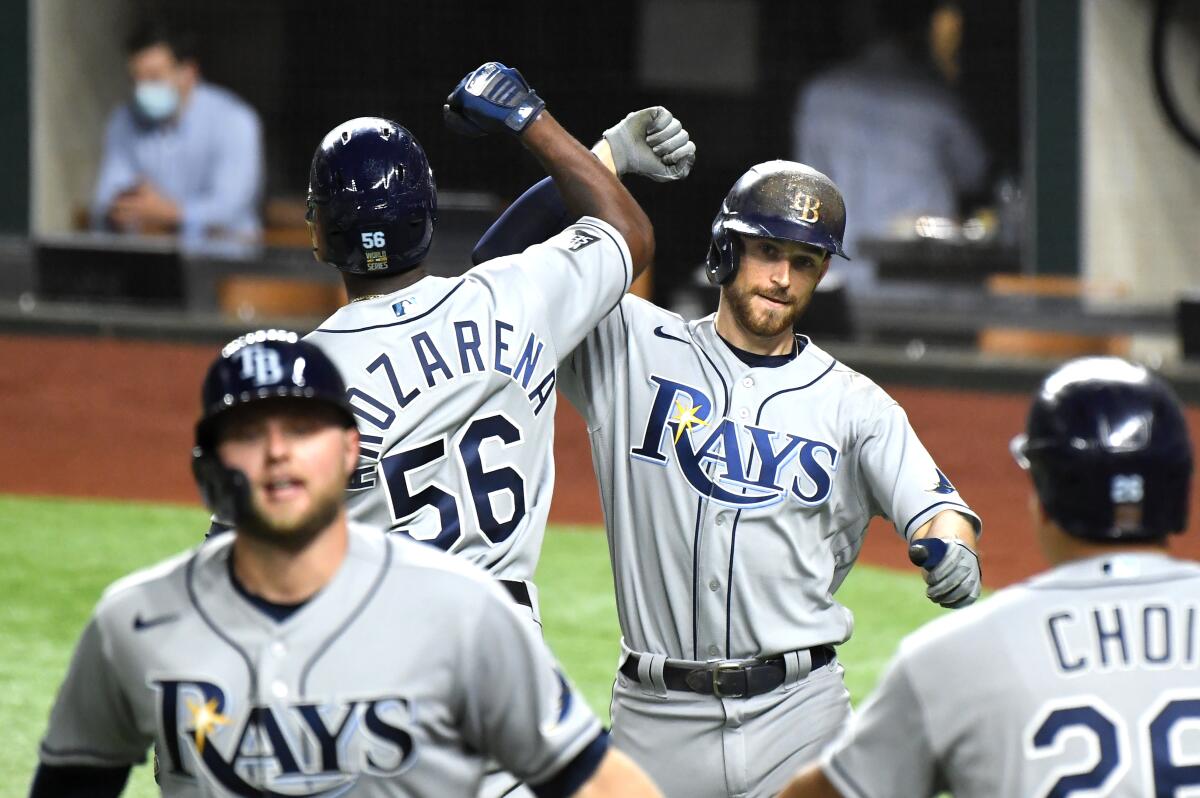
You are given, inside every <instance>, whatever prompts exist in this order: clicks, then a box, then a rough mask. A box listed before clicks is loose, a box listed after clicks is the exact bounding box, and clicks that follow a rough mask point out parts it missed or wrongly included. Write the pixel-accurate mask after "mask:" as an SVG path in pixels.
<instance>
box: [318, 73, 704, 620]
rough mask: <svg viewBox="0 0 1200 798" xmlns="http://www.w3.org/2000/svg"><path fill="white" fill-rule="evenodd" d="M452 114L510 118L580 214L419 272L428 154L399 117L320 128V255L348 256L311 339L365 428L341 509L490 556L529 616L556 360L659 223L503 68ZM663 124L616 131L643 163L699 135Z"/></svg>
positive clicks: (485, 563) (426, 219) (468, 125)
mask: <svg viewBox="0 0 1200 798" xmlns="http://www.w3.org/2000/svg"><path fill="white" fill-rule="evenodd" d="M664 113H665V112H664ZM446 114H447V123H448V124H449V125H450V127H452V128H453V129H455V130H456V131H458V132H466V133H469V134H472V135H474V134H478V133H482V132H490V131H499V130H504V131H507V132H510V133H514V134H515V135H516V136H517V137H518V138H519V140H520V141H521V143H522V144H524V146H525V147H526V149H528V150H529V151H530V152H531V153H533V155H534V156H536V157H537V158H538V160H539V161H540V162H541V163H542V165H543V166H544V167H545V169H546V171H547V172H548V173H549V174H550V176H551V177H552V178H553V179H554V181H555V182H556V184H558V185H559V187H560V190H561V191H562V192H563V194H564V195H565V197H566V199H567V205H568V208H569V209H570V211H571V213H572V217H571V218H572V219H573V220H577V221H573V223H572V224H570V225H568V226H567V228H566V229H565V230H563V231H562V232H560V233H558V234H557V235H553V236H552V237H549V239H548V240H546V241H544V242H541V239H539V241H540V243H537V244H535V245H533V246H530V247H528V248H527V249H525V250H524V251H523V252H520V253H516V254H513V255H511V256H508V257H502V258H497V259H494V260H492V261H490V262H488V263H484V264H481V265H479V266H477V267H475V268H473V269H471V270H469V271H467V272H466V273H465V274H463V275H462V276H460V277H456V278H445V277H439V276H433V275H428V274H426V272H425V270H424V268H423V267H422V265H421V264H422V261H423V260H424V259H425V257H426V254H427V252H428V250H429V246H430V241H431V237H432V233H433V226H434V223H435V220H436V213H437V208H436V189H435V186H434V182H433V177H432V172H431V170H430V167H429V164H428V162H427V160H426V158H425V154H424V152H423V151H422V150H421V147H420V145H419V144H418V143H417V141H416V139H415V138H413V136H412V135H411V134H410V133H409V132H408V131H407V130H405V129H404V128H402V127H400V126H399V125H396V124H395V123H393V122H389V121H387V120H383V119H375V118H364V119H354V120H350V121H349V122H346V123H344V124H342V125H340V126H338V127H337V128H335V129H333V130H332V131H330V133H329V134H328V135H327V136H326V137H325V139H324V140H323V141H322V142H321V144H320V146H319V147H318V149H317V151H316V154H315V155H314V157H313V162H312V168H311V172H310V182H309V221H310V223H311V225H312V232H313V244H314V250H315V252H316V256H317V258H318V259H319V260H321V261H324V262H327V263H329V264H331V265H333V266H335V267H337V268H338V269H339V270H340V271H341V272H342V274H343V277H344V280H345V283H346V288H347V292H348V295H349V297H350V302H349V303H348V304H347V305H346V306H344V307H342V308H341V309H339V310H338V311H337V312H336V313H334V314H333V315H332V316H331V317H330V318H329V319H327V320H326V321H325V322H323V323H322V324H321V325H320V327H319V328H318V329H317V330H315V331H314V332H312V333H311V334H310V335H309V336H308V340H309V341H311V342H312V343H314V344H316V345H318V346H320V347H321V348H322V349H323V350H324V351H325V352H327V353H328V354H329V356H330V357H331V358H332V359H333V360H334V361H335V362H336V364H337V366H338V368H339V369H340V370H341V372H342V373H343V374H344V375H345V379H346V383H347V388H348V397H347V398H348V400H349V403H350V405H351V407H352V408H353V409H354V413H355V415H356V417H357V421H358V427H359V431H360V433H361V436H362V449H361V458H360V461H359V468H358V469H357V471H356V472H355V475H354V477H353V479H352V480H351V484H350V487H349V492H350V495H349V508H350V514H351V517H352V519H353V520H355V521H358V522H362V523H367V524H370V525H372V526H375V527H378V528H382V529H386V530H390V531H393V532H399V533H403V534H406V535H409V536H411V537H413V538H415V539H417V540H421V541H425V542H428V543H431V544H433V545H435V546H437V547H439V548H441V549H443V550H445V551H449V552H451V553H453V554H456V555H459V556H462V557H465V558H466V559H469V560H471V561H473V562H475V563H476V564H478V565H480V566H482V567H484V568H486V569H487V570H488V571H490V572H491V573H492V574H493V575H495V576H497V577H498V578H500V579H501V581H502V582H503V583H504V585H505V587H506V588H507V589H508V590H509V592H510V593H511V594H512V595H513V597H514V598H515V599H516V600H517V601H518V602H519V603H521V604H523V605H525V606H526V607H528V608H529V609H530V610H531V612H532V614H533V617H534V619H535V620H536V619H537V617H538V611H537V597H536V589H535V588H534V586H533V585H532V584H531V583H530V582H529V580H530V579H531V577H532V576H533V573H534V571H535V569H536V566H537V560H538V555H539V552H540V549H541V544H542V538H543V535H544V528H545V523H546V518H547V515H548V512H549V507H550V501H551V496H552V493H553V482H554V460H553V434H554V416H555V406H556V395H555V386H556V382H557V369H558V364H559V361H560V359H562V358H563V357H565V355H566V354H567V353H568V352H570V351H571V350H572V349H574V348H575V347H576V346H577V345H578V344H579V342H580V341H581V340H582V339H583V337H584V336H585V335H586V334H587V333H588V332H590V331H591V330H592V329H593V328H594V327H595V326H596V324H597V323H598V322H599V321H600V319H602V318H604V317H605V316H606V315H607V314H608V313H609V312H611V311H612V309H613V308H614V307H615V306H616V304H617V302H618V301H619V300H620V298H621V296H622V295H623V294H624V293H625V291H626V290H627V289H628V287H629V285H630V283H631V281H632V280H633V279H634V278H636V277H637V276H638V274H639V273H640V272H641V271H642V270H643V269H644V268H645V267H646V265H647V264H648V263H649V261H650V258H651V256H652V251H653V231H652V228H651V227H650V223H649V221H648V220H647V218H646V216H645V214H644V213H643V212H642V210H641V208H640V207H638V205H637V203H636V202H635V201H634V199H633V198H632V196H630V194H629V193H628V191H627V190H626V189H625V188H624V187H623V186H622V185H621V183H620V181H619V180H618V179H617V178H616V177H615V176H614V175H613V174H612V173H611V172H610V171H609V170H608V169H606V168H605V166H604V165H602V162H601V160H600V159H599V158H598V157H597V156H596V155H594V154H593V153H591V152H589V151H588V150H587V149H585V148H584V147H583V146H581V145H580V144H579V143H578V142H577V141H576V140H575V139H573V138H572V137H571V136H570V135H569V134H568V133H567V132H566V131H564V130H563V129H562V128H561V127H560V126H559V125H558V123H557V122H556V121H555V120H554V119H553V117H551V115H550V114H549V112H547V111H545V110H543V107H542V102H541V100H540V99H539V98H537V96H536V95H535V94H533V92H532V90H530V89H529V88H528V86H527V85H526V84H525V83H524V79H523V78H522V77H521V76H520V73H518V72H516V71H515V70H512V69H509V68H507V67H503V66H502V65H499V64H485V65H484V66H483V67H480V68H479V69H477V70H475V71H474V72H472V73H471V74H470V75H468V76H467V78H464V80H463V82H462V83H460V84H459V86H458V88H456V89H455V91H454V92H453V93H452V94H451V96H450V97H449V98H448V104H447V107H446ZM635 117H636V118H635ZM667 121H669V120H667ZM663 124H665V121H664V120H663V119H662V117H661V115H660V116H658V117H655V116H654V115H646V114H643V115H641V116H636V115H631V116H630V118H629V119H627V120H626V122H624V123H622V125H623V127H622V132H623V133H625V134H627V137H628V138H629V139H631V140H633V141H634V142H635V143H636V144H637V145H638V146H639V147H640V150H639V152H640V154H642V155H645V156H646V160H647V161H654V162H655V163H662V162H663V159H664V158H667V157H670V155H671V153H672V152H674V153H676V154H679V152H680V150H681V149H682V148H684V147H690V149H689V150H687V151H686V154H690V152H692V151H694V146H693V145H689V144H688V142H687V138H686V134H685V135H684V136H683V138H682V140H681V141H676V140H674V139H673V140H672V142H671V144H670V147H668V148H666V149H665V150H663V149H662V148H660V153H659V154H654V153H652V152H651V148H650V146H649V145H648V144H646V143H645V142H646V139H647V137H648V135H650V134H653V133H654V132H656V127H655V126H656V125H660V126H661V125H663ZM619 127H621V126H619ZM607 135H608V134H606V136H607ZM605 146H606V144H605V142H602V144H601V145H598V148H602V147H605ZM643 151H644V152H643ZM602 157H603V156H602ZM689 166H690V163H689ZM663 168H666V167H663Z"/></svg>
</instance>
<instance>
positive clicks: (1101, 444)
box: [1012, 357, 1192, 541]
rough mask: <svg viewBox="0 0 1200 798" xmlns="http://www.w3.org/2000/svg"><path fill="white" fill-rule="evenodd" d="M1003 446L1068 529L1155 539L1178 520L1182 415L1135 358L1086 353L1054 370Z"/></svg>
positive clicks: (1186, 481) (1184, 509) (1184, 498)
mask: <svg viewBox="0 0 1200 798" xmlns="http://www.w3.org/2000/svg"><path fill="white" fill-rule="evenodd" d="M1012 450H1013V455H1014V457H1015V458H1016V460H1017V463H1018V464H1019V465H1020V466H1021V467H1022V468H1025V469H1027V470H1028V471H1029V472H1030V476H1032V478H1033V483H1034V487H1035V489H1036V490H1037V494H1038V498H1039V499H1040V500H1041V503H1042V506H1043V507H1044V508H1045V509H1046V514H1047V515H1048V516H1049V517H1050V518H1051V519H1053V520H1054V521H1055V523H1057V524H1058V525H1059V526H1061V527H1062V528H1063V529H1064V530H1065V531H1066V532H1067V533H1069V534H1071V535H1073V536H1075V537H1078V538H1084V539H1087V540H1099V541H1138V540H1156V539H1159V538H1163V537H1165V536H1166V535H1168V534H1169V533H1172V532H1182V531H1183V530H1184V529H1185V528H1186V527H1187V514H1188V495H1189V490H1190V487H1191V477H1192V448H1191V442H1190V438H1189V437H1188V430H1187V423H1186V422H1185V421H1184V417H1183V410H1182V408H1181V407H1180V405H1179V400H1178V399H1176V398H1175V395H1174V393H1172V391H1171V389H1170V388H1169V387H1167V385H1166V383H1164V382H1163V381H1162V380H1161V379H1159V378H1158V377H1157V376H1155V375H1154V374H1153V373H1151V372H1150V371H1148V370H1147V369H1145V368H1143V367H1141V366H1137V365H1134V364H1132V363H1129V362H1128V361H1125V360H1122V359H1120V358H1115V357H1089V358H1080V359H1077V360H1072V361H1071V362H1069V363H1067V364H1065V365H1064V366H1062V367H1061V368H1059V369H1058V370H1056V371H1054V372H1053V373H1052V374H1050V375H1049V376H1048V377H1046V379H1045V381H1043V383H1042V386H1041V389H1040V390H1039V391H1038V393H1037V395H1036V396H1035V397H1034V400H1033V405H1032V406H1031V407H1030V409H1029V418H1028V421H1027V423H1026V430H1025V433H1024V434H1021V435H1018V436H1017V437H1016V438H1014V439H1013V442H1012Z"/></svg>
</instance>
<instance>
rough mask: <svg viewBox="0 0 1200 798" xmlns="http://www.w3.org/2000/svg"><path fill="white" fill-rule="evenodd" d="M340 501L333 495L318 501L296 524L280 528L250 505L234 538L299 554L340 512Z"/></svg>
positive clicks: (239, 523)
mask: <svg viewBox="0 0 1200 798" xmlns="http://www.w3.org/2000/svg"><path fill="white" fill-rule="evenodd" d="M341 506H342V497H341V493H340V491H339V492H338V494H337V495H334V496H329V497H326V498H324V499H320V500H318V501H317V502H316V504H315V506H314V507H313V508H312V510H310V511H309V513H308V514H307V515H306V516H304V517H303V518H301V519H300V520H299V521H298V522H295V523H293V524H288V525H287V526H280V525H278V524H275V523H273V522H272V521H271V520H270V519H268V518H267V517H266V516H265V515H263V513H262V512H260V511H259V509H258V507H257V506H255V504H254V503H253V502H250V506H249V507H247V508H246V509H245V511H244V512H243V513H242V517H241V518H239V519H238V524H237V531H238V534H244V535H246V536H247V537H252V538H254V539H256V540H258V541H261V542H263V543H266V544H268V545H271V546H275V547H277V548H280V549H283V550H285V551H289V552H293V553H295V552H298V551H303V550H304V549H305V548H307V547H308V545H309V544H310V543H312V542H313V540H315V539H316V537H317V535H319V534H320V533H321V532H322V531H324V530H325V529H326V528H327V527H328V526H329V525H330V524H332V523H333V520H334V519H335V518H337V515H338V512H339V511H340V510H341Z"/></svg>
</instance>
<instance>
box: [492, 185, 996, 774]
mask: <svg viewBox="0 0 1200 798" xmlns="http://www.w3.org/2000/svg"><path fill="white" fill-rule="evenodd" d="M844 226H845V211H844V208H843V205H842V200H841V196H840V194H839V193H838V190H837V187H836V186H834V185H833V183H832V182H831V181H830V180H829V179H828V178H827V177H826V176H825V175H823V174H821V173H819V172H817V171H815V170H813V169H810V168H809V167H807V166H804V165H802V164H798V163H793V162H788V161H772V162H768V163H763V164H759V165H758V166H755V167H753V168H752V169H750V171H748V172H747V173H746V174H745V175H743V176H742V177H741V178H740V179H739V180H738V181H737V183H735V184H734V186H733V188H732V189H731V190H730V192H729V194H728V196H727V197H726V198H725V201H724V203H723V204H722V206H721V209H720V212H719V213H718V215H717V217H716V219H715V221H714V222H713V227H712V242H711V247H710V251H709V255H708V261H707V262H708V273H709V277H710V279H711V280H712V282H713V283H715V284H718V285H720V286H721V299H720V306H719V309H718V310H717V312H716V314H715V315H713V316H709V317H707V318H704V319H700V320H697V321H692V322H687V321H685V320H683V319H682V318H680V317H678V316H676V315H674V314H671V313H668V312H666V311H664V310H661V309H660V308H658V307H656V306H654V305H652V304H650V303H649V302H645V301H643V300H641V299H638V298H636V297H632V296H628V297H626V298H625V299H624V300H622V301H621V303H620V305H618V307H617V309H616V310H615V311H614V312H613V313H612V314H610V315H609V316H607V317H606V318H605V319H604V321H603V322H601V323H600V325H599V326H598V327H597V329H596V330H595V331H594V332H593V333H591V334H589V335H588V337H587V338H585V339H584V341H583V343H582V344H581V345H580V346H579V347H578V348H577V349H576V350H575V351H574V352H573V353H572V354H571V355H570V357H568V358H567V360H566V361H564V363H563V365H562V367H561V368H560V371H559V387H560V388H561V389H562V390H563V392H564V394H566V396H567V397H568V398H569V399H570V400H571V402H572V403H573V404H574V405H575V406H576V407H577V408H578V409H579V410H580V412H581V413H582V414H583V416H584V418H585V419H586V421H587V425H588V431H589V435H590V437H591V445H592V459H593V463H594V465H595V470H596V474H597V477H598V479H599V482H600V492H601V503H602V505H603V508H604V516H605V525H606V528H607V532H608V538H609V543H610V547H611V554H612V562H613V569H614V575H615V581H616V592H617V612H618V615H619V619H620V624H621V631H622V635H623V651H622V656H621V662H620V669H619V670H620V672H619V674H618V677H617V683H616V686H615V688H614V692H613V705H612V719H613V736H614V740H615V742H616V744H617V745H618V746H619V747H620V748H622V750H624V751H626V752H627V753H629V754H630V756H631V757H633V758H634V759H635V760H637V761H638V762H639V763H641V764H642V766H643V767H644V768H646V770H647V772H649V773H651V774H652V776H653V778H654V779H655V780H656V782H658V783H659V785H660V786H661V787H662V788H663V790H664V791H665V792H666V793H667V794H668V795H672V796H675V795H679V796H684V795H687V796H744V795H753V796H757V795H772V794H774V793H776V792H778V791H779V790H780V789H781V788H782V787H783V786H784V785H785V784H786V782H787V780H788V778H789V777H790V776H791V775H792V774H793V773H794V772H795V770H796V768H797V767H798V766H799V765H800V764H802V763H804V762H806V761H809V760H811V759H814V758H815V757H816V756H817V754H818V753H819V751H820V749H821V748H822V747H823V744H824V743H825V742H827V741H828V740H829V739H831V738H832V736H833V735H834V734H835V733H836V732H837V730H838V729H839V727H840V726H841V725H842V723H843V722H844V721H845V719H846V718H847V716H848V715H849V712H850V704H849V698H848V695H847V692H846V690H845V687H844V685H843V681H842V671H841V667H840V665H838V664H837V663H836V662H835V659H834V648H833V647H834V646H836V645H837V644H839V643H842V642H844V641H845V640H847V639H848V638H849V637H850V633H851V630H852V615H851V613H850V611H849V610H848V609H847V608H846V607H844V606H842V605H841V604H839V603H838V602H837V601H836V599H835V598H834V593H835V592H836V591H837V589H838V586H839V585H840V584H841V583H842V580H843V579H844V578H845V576H846V574H847V572H848V571H849V569H850V567H851V566H852V565H853V564H854V561H855V558H856V557H857V555H858V552H859V549H860V548H861V546H862V542H863V535H864V533H865V532H866V529H867V524H868V522H869V520H870V518H871V517H872V516H875V515H883V516H886V517H888V518H890V519H892V521H893V522H894V523H895V525H896V529H897V531H898V532H899V533H900V534H901V535H902V536H903V537H904V538H905V539H906V540H907V541H909V542H914V541H920V543H918V545H917V548H916V553H917V555H918V557H926V556H928V555H930V554H933V555H934V556H932V557H930V558H929V559H928V560H927V561H926V563H925V564H926V566H927V568H926V571H925V574H926V581H927V582H928V595H929V597H930V598H931V599H933V600H934V601H937V602H939V603H941V604H943V605H945V606H952V607H959V606H964V605H966V604H969V603H970V602H972V601H974V599H975V598H976V597H977V596H978V594H979V589H980V573H979V561H978V558H977V557H976V555H975V552H974V546H975V537H976V533H977V531H978V528H979V521H978V519H977V517H976V516H975V514H974V513H973V512H972V511H971V510H970V509H969V508H968V506H967V505H966V504H965V502H964V501H963V499H962V498H961V497H960V496H959V494H958V491H957V490H956V489H955V488H954V486H953V484H952V483H951V482H950V480H948V479H947V478H946V476H945V475H944V474H943V473H942V472H941V471H940V470H939V469H938V468H937V466H936V465H935V463H934V461H933V459H932V458H931V457H930V455H929V454H928V453H927V452H926V450H925V448H924V447H923V446H922V445H921V443H920V441H919V440H918V439H917V436H916V434H915V433H914V432H913V430H912V428H911V427H910V425H909V423H908V420H907V418H906V417H905V414H904V412H903V410H902V409H901V408H900V407H899V406H898V405H897V404H896V402H895V401H894V400H892V399H891V397H889V396H888V395H887V394H886V393H884V391H883V390H881V389H880V388H879V387H878V386H876V385H875V384H874V383H872V382H871V381H870V380H869V379H867V378H866V377H864V376H862V375H860V374H858V373H857V372H855V371H854V370H852V369H850V368H848V367H847V366H845V365H843V364H841V363H839V362H838V361H837V360H835V359H834V358H833V357H831V356H830V355H829V354H827V353H826V352H824V351H822V350H821V349H820V348H819V347H818V346H817V345H816V344H814V343H813V342H812V341H810V340H809V339H808V338H807V337H805V336H802V335H796V334H795V333H794V332H793V325H794V323H795V321H796V319H797V318H798V317H799V315H800V314H801V312H802V311H803V310H804V308H805V306H806V305H807V304H808V302H809V300H810V298H811V296H812V293H813V290H814V289H815V287H816V285H817V283H818V282H819V281H820V279H821V278H822V277H823V276H824V275H825V273H826V271H827V269H828V268H829V262H830V256H831V255H833V254H841V236H842V232H843V229H844ZM506 236H507V231H506V230H504V229H500V230H496V229H493V230H492V231H489V234H488V235H487V236H486V237H485V240H484V242H481V243H484V244H487V245H488V246H489V247H491V248H496V247H499V248H506V246H505V245H503V242H505V239H506ZM497 241H499V242H502V244H497ZM511 243H512V242H511V241H508V242H507V245H509V246H510V245H511Z"/></svg>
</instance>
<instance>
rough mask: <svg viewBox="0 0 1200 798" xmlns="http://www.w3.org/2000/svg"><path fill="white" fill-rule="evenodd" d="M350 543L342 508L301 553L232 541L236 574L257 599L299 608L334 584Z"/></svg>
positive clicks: (246, 539) (237, 539) (251, 541)
mask: <svg viewBox="0 0 1200 798" xmlns="http://www.w3.org/2000/svg"><path fill="white" fill-rule="evenodd" d="M348 542H349V532H348V527H347V523H346V511H345V509H344V508H343V509H342V511H341V512H340V513H339V514H338V516H337V518H336V519H334V521H333V523H331V524H330V525H329V526H328V527H327V528H326V529H324V530H323V531H321V532H320V533H318V534H317V536H316V537H315V538H313V540H312V542H311V543H309V545H307V546H306V547H304V548H303V549H301V550H300V551H288V550H287V549H284V548H281V547H279V546H273V545H271V544H270V543H267V542H265V541H262V540H258V539H256V538H253V537H250V536H249V535H237V537H235V538H234V541H233V549H234V560H233V571H234V574H235V575H236V576H237V579H238V581H239V582H241V583H242V586H243V587H245V588H246V590H247V591H249V592H251V593H253V594H254V595H256V596H259V597H260V598H264V599H266V600H267V601H272V602H275V603H277V604H298V603H299V602H302V601H305V600H307V599H309V598H311V597H312V596H313V595H315V594H316V593H317V592H318V591H319V590H321V588H323V587H325V585H327V584H329V582H331V581H332V580H333V577H334V575H335V574H336V573H337V571H338V568H340V567H341V565H342V561H343V560H345V559H346V548H347V546H348Z"/></svg>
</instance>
